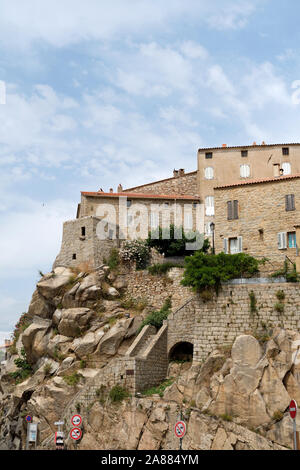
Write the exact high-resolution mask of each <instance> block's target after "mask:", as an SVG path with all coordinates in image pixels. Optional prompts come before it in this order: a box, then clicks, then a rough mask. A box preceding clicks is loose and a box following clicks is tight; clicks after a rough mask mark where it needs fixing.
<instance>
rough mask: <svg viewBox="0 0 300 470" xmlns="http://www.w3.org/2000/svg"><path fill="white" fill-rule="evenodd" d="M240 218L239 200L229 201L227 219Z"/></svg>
mask: <svg viewBox="0 0 300 470" xmlns="http://www.w3.org/2000/svg"><path fill="white" fill-rule="evenodd" d="M238 218H239V201H228V202H227V219H228V220H236V219H238Z"/></svg>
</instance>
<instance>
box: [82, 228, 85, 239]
mask: <svg viewBox="0 0 300 470" xmlns="http://www.w3.org/2000/svg"><path fill="white" fill-rule="evenodd" d="M81 236H82V237H85V227H81Z"/></svg>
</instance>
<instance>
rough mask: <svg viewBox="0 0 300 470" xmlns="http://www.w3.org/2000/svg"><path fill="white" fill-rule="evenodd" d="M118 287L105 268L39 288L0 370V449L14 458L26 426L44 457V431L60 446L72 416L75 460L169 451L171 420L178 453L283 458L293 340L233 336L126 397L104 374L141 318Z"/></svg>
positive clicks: (144, 308) (293, 372)
mask: <svg viewBox="0 0 300 470" xmlns="http://www.w3.org/2000/svg"><path fill="white" fill-rule="evenodd" d="M85 271H87V272H85ZM123 279H124V277H120V276H118V274H117V273H115V272H110V270H109V268H108V267H107V266H105V265H103V266H101V267H100V268H98V269H97V270H96V271H88V270H83V271H82V272H78V271H76V270H74V269H72V270H71V269H66V268H56V269H55V270H54V271H53V272H51V273H49V274H47V275H44V276H42V278H41V279H40V281H39V282H38V284H37V289H36V291H35V292H34V294H33V297H32V301H31V304H30V306H29V309H28V313H27V314H26V315H24V316H23V317H22V318H21V319H20V322H19V323H18V325H17V327H16V330H15V333H14V344H13V346H12V347H11V349H10V353H9V357H8V359H7V361H6V364H4V365H2V368H1V403H0V409H1V418H0V419H1V421H0V425H1V428H0V445H1V449H16V450H17V449H24V448H25V442H26V421H25V416H26V415H31V416H32V417H33V421H34V422H37V423H39V425H38V426H39V443H38V448H40V449H52V448H54V432H55V431H56V430H57V429H56V426H55V425H54V423H55V422H56V421H58V420H61V419H63V420H64V421H65V433H66V434H67V433H68V431H69V430H70V428H71V424H70V417H71V416H72V414H76V413H80V414H81V415H82V416H83V437H82V439H81V441H80V442H79V443H78V444H77V448H78V449H147V450H151V449H177V448H178V444H179V443H178V439H177V438H176V437H175V435H174V425H175V422H176V420H177V419H178V417H180V416H182V418H183V419H184V420H185V421H186V423H187V435H186V436H185V438H184V441H183V448H184V449H207V450H209V449H228V450H229V449H230V450H231V449H286V448H289V447H291V446H292V442H293V441H292V426H291V421H290V418H289V416H288V413H287V409H288V405H289V402H290V399H291V398H295V399H296V400H297V399H299V402H300V366H298V365H297V361H294V362H296V364H294V362H293V357H294V356H293V351H294V349H293V348H294V345H295V343H297V341H299V340H300V334H298V333H297V332H293V331H285V330H283V329H276V330H274V332H273V336H272V338H264V339H263V341H260V342H259V341H258V340H257V339H255V338H254V337H253V336H249V335H242V336H239V337H238V338H237V339H236V340H235V342H234V344H233V345H232V348H228V347H227V348H219V349H218V350H215V351H214V352H213V353H212V354H211V355H210V356H209V357H208V358H207V359H206V360H205V361H203V363H202V364H199V365H197V366H194V365H193V364H192V363H191V362H181V361H177V362H173V363H170V364H169V369H168V377H167V378H166V381H165V382H164V383H163V384H160V385H158V386H157V387H153V388H152V389H151V390H146V391H145V392H143V393H139V394H135V395H132V394H130V393H129V392H128V390H126V387H125V388H124V387H123V386H119V385H118V383H117V382H116V378H115V377H116V376H115V375H114V372H113V371H114V364H116V361H117V360H119V359H122V358H124V356H125V354H126V351H127V350H128V348H129V347H130V346H131V345H132V343H133V342H134V340H135V339H136V335H137V332H138V330H139V328H140V325H141V323H142V320H143V319H144V318H145V316H146V315H147V314H148V313H149V312H151V310H152V306H151V304H149V305H145V304H143V303H142V302H140V304H139V303H138V302H133V301H132V302H129V301H128V298H126V295H125V294H126V284H124V280H123ZM124 299H126V300H124ZM109 371H110V372H109ZM101 377H102V381H101V380H100V379H101ZM99 383H101V385H98V386H97V384H99ZM91 391H93V393H91ZM83 397H84V399H83ZM67 445H68V448H69V449H72V448H75V444H74V443H73V442H71V440H70V439H68V440H67Z"/></svg>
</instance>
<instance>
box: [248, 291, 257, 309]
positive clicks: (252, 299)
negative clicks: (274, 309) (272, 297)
mask: <svg viewBox="0 0 300 470" xmlns="http://www.w3.org/2000/svg"><path fill="white" fill-rule="evenodd" d="M249 298H250V312H251V313H257V306H256V297H255V294H254V292H253V290H252V291H251V292H250V294H249Z"/></svg>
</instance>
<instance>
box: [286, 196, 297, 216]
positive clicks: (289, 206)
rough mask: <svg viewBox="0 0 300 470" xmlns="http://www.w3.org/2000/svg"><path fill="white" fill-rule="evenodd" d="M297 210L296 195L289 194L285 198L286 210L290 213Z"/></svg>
mask: <svg viewBox="0 0 300 470" xmlns="http://www.w3.org/2000/svg"><path fill="white" fill-rule="evenodd" d="M295 209H296V208H295V195H294V194H288V195H287V196H285V210H286V211H287V212H289V211H294V210H295Z"/></svg>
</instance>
